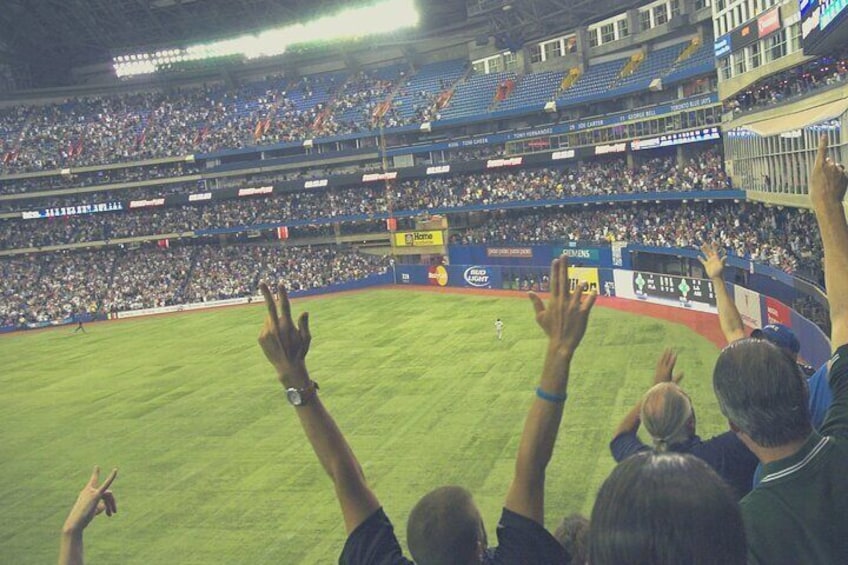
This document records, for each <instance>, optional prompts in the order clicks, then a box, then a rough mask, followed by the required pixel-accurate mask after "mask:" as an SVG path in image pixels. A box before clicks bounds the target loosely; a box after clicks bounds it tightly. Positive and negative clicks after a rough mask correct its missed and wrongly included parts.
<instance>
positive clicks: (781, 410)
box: [713, 135, 848, 564]
mask: <svg viewBox="0 0 848 565" xmlns="http://www.w3.org/2000/svg"><path fill="white" fill-rule="evenodd" d="M810 180H811V182H810V199H811V200H812V203H813V209H814V210H815V213H816V218H817V220H818V223H819V228H820V230H821V236H822V242H823V245H824V269H825V283H826V287H827V294H828V301H829V302H830V318H831V328H832V329H831V346H832V350H833V357H832V358H831V361H830V368H829V369H830V370H829V385H830V389H831V393H832V396H833V402H832V404H831V405H830V408H829V409H828V411H827V415H826V416H825V419H824V423H823V424H822V425H821V427H820V428H819V430H818V431H816V430H815V429H814V428H813V426H812V424H811V423H810V411H809V405H808V396H809V389H808V387H807V382H806V379H805V377H804V375H803V373H802V371H801V370H800V369H799V367H798V365H797V364H796V363H795V360H794V359H793V358H792V357H791V356H790V355H787V354H786V352H784V351H783V350H781V349H780V348H779V347H777V346H776V345H774V344H772V343H770V342H768V341H766V340H758V339H742V340H739V341H735V342H733V343H731V344H730V345H728V346H727V347H725V348H724V350H723V351H722V352H721V354H720V355H719V358H718V361H717V362H716V366H715V369H714V371H713V388H714V390H715V393H716V396H717V397H718V402H719V407H720V408H721V411H722V413H723V414H724V415H725V417H726V418H727V419H728V421H729V423H730V427H731V429H732V430H733V431H734V432H735V433H736V435H737V436H738V437H739V439H740V440H741V441H742V442H744V443H745V445H747V446H748V447H749V448H750V449H751V451H753V452H754V453H755V454H756V455H757V457H758V458H759V460H760V462H761V463H762V465H763V477H762V479H761V481H760V483H759V484H758V485H757V486H756V487H755V488H754V489H753V490H752V491H751V493H750V494H748V495H747V496H746V497H745V498H743V499H742V501H741V503H740V506H741V509H742V517H743V520H744V522H745V530H746V535H747V538H748V544H749V546H748V562H749V563H752V564H760V563H762V564H766V563H768V564H773V563H848V513H846V512H845V509H846V508H848V483H846V481H845V470H846V469H848V222H846V218H845V209H844V205H843V200H844V198H845V191H846V188H848V177H846V175H845V169H844V167H842V166H841V165H836V164H834V163H833V162H832V161H831V160H830V159H828V158H827V137H826V136H825V135H822V137H821V140H820V143H819V150H818V155H817V157H816V163H815V166H814V168H813V172H812V175H811V177H810Z"/></svg>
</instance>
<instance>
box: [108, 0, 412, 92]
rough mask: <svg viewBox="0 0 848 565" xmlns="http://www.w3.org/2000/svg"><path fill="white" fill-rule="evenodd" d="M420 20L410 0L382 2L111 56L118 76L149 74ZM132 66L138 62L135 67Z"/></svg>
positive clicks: (368, 33) (252, 56) (391, 28)
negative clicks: (209, 39) (216, 37)
mask: <svg viewBox="0 0 848 565" xmlns="http://www.w3.org/2000/svg"><path fill="white" fill-rule="evenodd" d="M419 19H420V16H419V14H418V10H417V8H416V6H415V0H383V1H382V2H377V3H376V4H373V5H371V6H365V7H359V8H346V9H344V10H342V11H340V12H338V13H336V14H334V15H332V16H325V17H323V18H319V19H317V20H314V21H311V22H307V23H305V24H294V25H290V26H286V27H279V28H274V29H269V30H266V31H263V32H260V33H257V34H249V35H242V36H239V37H235V38H232V39H224V40H222V41H214V42H212V43H206V44H200V45H192V46H190V47H186V48H183V49H166V50H159V51H155V52H153V53H134V54H132V55H119V56H117V57H113V58H112V66H113V68H114V69H115V74H117V75H118V77H126V76H134V75H142V74H150V73H154V72H156V70H157V69H158V68H159V67H160V66H164V65H167V64H169V63H173V62H182V61H201V60H205V59H215V58H219V57H232V56H242V57H244V58H245V59H248V60H249V59H257V58H260V57H274V56H276V55H282V54H283V53H285V52H286V49H287V48H288V47H290V46H292V45H298V44H308V43H325V42H330V41H346V40H352V39H359V38H363V37H368V36H372V35H380V34H384V33H390V32H393V31H397V30H400V29H406V28H410V27H415V26H417V25H418V22H419ZM134 63H140V64H138V65H136V64H134Z"/></svg>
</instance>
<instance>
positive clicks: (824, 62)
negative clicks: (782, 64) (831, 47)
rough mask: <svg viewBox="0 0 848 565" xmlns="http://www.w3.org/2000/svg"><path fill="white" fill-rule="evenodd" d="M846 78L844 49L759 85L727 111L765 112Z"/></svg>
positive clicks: (727, 105) (736, 99)
mask: <svg viewBox="0 0 848 565" xmlns="http://www.w3.org/2000/svg"><path fill="white" fill-rule="evenodd" d="M846 78H848V49H845V48H843V49H841V50H840V51H838V52H837V53H834V54H833V55H827V56H824V57H819V58H817V59H813V60H812V61H807V62H805V63H802V64H800V65H798V66H795V67H792V68H790V69H787V70H785V71H782V72H779V73H775V74H773V75H770V76H768V77H766V78H764V79H762V80H760V81H757V82H755V83H754V84H752V85H751V86H749V87H748V88H746V89H745V90H743V91H742V92H741V93H739V94H737V95H736V96H735V97H734V98H731V99H730V100H728V101H727V102H725V108H726V109H727V110H730V111H734V112H747V111H750V110H755V109H759V108H764V107H767V106H772V105H774V104H780V103H781V102H785V101H788V100H792V99H794V98H800V97H802V96H806V95H807V94H809V93H811V92H814V91H816V90H821V89H823V88H826V87H829V86H831V85H835V84H841V83H842V82H843V81H844V80H845V79H846Z"/></svg>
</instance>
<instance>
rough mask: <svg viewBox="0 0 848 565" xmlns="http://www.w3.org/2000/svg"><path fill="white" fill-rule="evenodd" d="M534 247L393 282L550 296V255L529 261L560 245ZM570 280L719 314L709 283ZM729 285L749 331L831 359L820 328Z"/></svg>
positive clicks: (584, 274)
mask: <svg viewBox="0 0 848 565" xmlns="http://www.w3.org/2000/svg"><path fill="white" fill-rule="evenodd" d="M475 247H476V246H475ZM532 247H533V248H534V249H533V253H532V254H531V253H529V252H525V253H526V257H524V258H521V259H518V258H516V257H512V258H509V257H506V258H507V259H511V261H510V263H511V264H508V265H486V264H479V263H478V264H474V265H456V264H451V265H439V266H426V265H398V266H397V267H395V273H394V274H395V284H398V285H400V286H407V285H409V286H412V285H427V286H434V287H464V288H476V289H481V290H485V289H491V290H504V289H506V290H519V291H529V290H535V291H539V292H546V291H547V290H548V282H549V281H548V278H547V277H548V273H549V269H550V260H551V259H550V257H551V255H547V258H546V261H547V262H546V264H545V265H544V266H543V265H541V264H537V265H533V264H531V263H532V262H534V261H535V260H536V258H537V257H538V258H539V259H541V257H542V256H544V254H545V253H548V252H550V253H553V250H554V249H556V246H532ZM514 249H518V248H517V247H516V248H514ZM560 249H561V248H560ZM573 249H575V248H572V250H573ZM452 251H453V248H452ZM484 252H485V251H484ZM469 253H470V254H469V255H467V256H468V257H482V256H481V255H479V253H480V251H479V250H469ZM475 253H476V254H477V255H474V254H475ZM498 253H500V251H499V252H498ZM572 253H573V251H572ZM537 254H538V255H537ZM589 255H590V256H587V257H586V258H585V260H586V261H589V260H591V261H594V260H595V256H594V255H591V254H589ZM517 260H521V261H524V264H523V265H517V264H516V261H517ZM584 262H585V261H584ZM599 262H600V261H599ZM784 275H785V273H784ZM569 279H570V280H571V286H572V288H574V287H575V285H576V284H577V282H578V281H580V282H584V283H588V285H589V287H590V288H592V289H595V290H597V292H598V293H600V294H603V295H605V296H616V297H619V298H625V299H629V300H638V301H644V302H647V303H651V304H660V305H663V306H672V307H677V308H682V309H687V310H692V311H698V312H708V313H712V314H716V315H717V314H718V310H717V308H716V301H715V289H714V288H713V284H712V282H711V281H709V280H704V279H698V278H694V277H687V276H677V275H667V274H658V273H650V272H646V271H635V270H631V269H625V268H612V267H591V266H575V267H570V268H569ZM725 284H726V285H727V288H728V291H729V293H730V296H731V297H733V299H734V301H735V303H736V306H737V308H738V309H739V312H740V313H741V315H742V318H743V320H744V322H745V325H746V326H748V328H750V329H753V328H758V327H762V326H764V325H766V324H769V323H781V324H784V325H786V326H789V327H791V328H792V329H793V331H794V332H795V333H796V334H797V335H798V338H799V340H800V341H801V344H802V345H801V356H802V357H803V358H804V359H805V360H806V361H807V362H809V363H810V364H812V365H820V364H822V363H824V362H826V361H827V359H828V358H829V357H830V342H829V341H828V338H827V336H826V335H825V334H824V333H823V332H822V331H821V329H819V327H818V326H817V325H816V324H814V323H813V322H810V321H809V320H807V319H806V318H804V317H803V316H801V315H800V314H799V313H798V312H796V311H795V310H793V309H792V308H790V307H789V306H787V305H786V304H784V303H783V302H781V301H780V300H777V299H776V298H774V297H772V296H768V295H765V294H762V293H760V292H757V291H755V290H751V289H748V288H745V287H742V286H739V285H735V284H732V283H725Z"/></svg>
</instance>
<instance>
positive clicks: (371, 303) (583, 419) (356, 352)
mask: <svg viewBox="0 0 848 565" xmlns="http://www.w3.org/2000/svg"><path fill="white" fill-rule="evenodd" d="M262 308H263V307H262V306H261V305H253V306H250V307H244V308H235V309H225V310H218V311H205V312H199V313H193V314H191V315H182V316H173V317H159V318H148V319H139V320H130V321H126V322H120V323H117V324H96V325H91V326H89V327H88V330H89V333H88V334H87V335H81V334H76V335H74V334H72V333H70V331H69V330H66V329H59V330H54V331H48V332H42V333H32V334H21V335H15V336H9V337H4V338H3V339H0V359H2V360H3V361H2V365H3V369H2V371H0V386H2V387H3V390H4V394H3V396H2V397H0V446H2V447H0V449H1V450H2V457H0V485H2V486H0V496H2V499H3V500H4V503H5V509H6V511H5V512H4V513H3V514H2V516H0V561H2V562H4V563H16V564H17V563H21V564H27V563H44V562H49V561H52V560H53V559H55V553H56V538H57V532H58V529H59V527H60V526H61V523H62V520H63V519H64V514H65V512H66V511H67V509H68V507H69V506H70V504H71V503H72V501H73V498H74V497H75V496H76V490H77V489H78V488H80V487H81V485H82V483H83V482H84V481H85V479H86V478H87V473H88V469H89V466H90V465H91V464H93V463H99V464H101V465H102V466H104V467H109V466H112V465H118V466H120V468H121V472H120V474H119V478H118V481H117V483H116V485H115V490H116V493H117V496H118V501H119V507H120V511H119V514H118V516H117V517H115V518H114V519H113V520H110V521H107V520H104V519H100V518H99V519H98V520H97V521H96V522H95V523H94V524H93V525H92V526H91V531H90V532H88V533H87V536H86V541H87V548H86V550H87V556H88V558H89V559H90V562H91V563H116V562H120V563H145V564H147V563H226V564H230V563H248V562H250V563H270V562H275V563H287V564H288V563H291V564H298V563H304V564H307V563H331V562H334V561H335V560H336V558H337V555H338V553H339V551H340V550H341V547H342V544H343V542H344V529H343V527H342V521H341V515H340V512H339V510H338V506H337V503H336V501H335V498H334V496H333V492H332V488H331V485H330V482H329V480H328V479H327V478H326V477H325V476H324V474H323V472H322V470H321V469H320V465H319V464H318V463H317V461H316V460H315V457H314V455H313V454H312V452H311V450H310V448H309V447H308V444H307V443H306V441H305V438H304V437H303V433H302V431H301V430H300V427H299V425H298V424H297V420H296V416H295V414H294V412H293V410H292V409H291V408H290V407H289V406H288V405H287V403H286V402H285V400H284V398H283V393H282V390H281V389H280V387H279V385H278V384H277V383H276V382H275V380H274V376H273V373H272V371H270V370H269V366H268V365H267V362H266V361H265V359H264V358H263V356H262V354H261V352H260V351H259V348H258V346H257V345H256V341H255V340H256V336H257V334H258V330H259V325H260V322H261V318H262V315H263V310H262ZM303 308H305V309H308V310H309V311H310V313H311V322H312V330H313V333H314V341H313V348H312V351H311V352H310V355H309V361H310V366H311V367H312V372H313V377H314V378H315V379H316V380H317V381H319V382H320V383H321V386H322V397H323V398H324V401H325V402H326V403H327V405H328V406H329V408H330V410H331V411H332V413H333V415H334V416H335V417H336V419H337V421H338V423H339V425H340V426H341V428H342V429H343V430H344V431H345V433H346V434H347V437H348V439H349V440H350V442H351V444H352V445H353V447H354V450H355V451H356V452H357V455H358V456H359V458H360V461H361V463H362V465H363V468H364V469H365V472H366V474H367V476H368V478H369V481H370V482H371V484H372V485H373V487H374V488H375V490H376V492H377V494H378V496H379V497H380V499H381V501H382V502H383V504H384V505H385V506H386V509H387V511H388V512H389V515H390V516H391V518H392V520H393V521H394V523H395V525H396V526H397V530H398V533H399V534H400V536H401V538H403V537H404V536H403V532H404V525H405V522H406V518H407V515H408V513H409V510H410V509H411V507H412V505H414V503H415V502H416V501H417V500H418V498H419V497H420V496H421V495H422V494H424V493H425V492H426V491H427V490H429V489H431V488H433V487H435V486H438V485H442V484H447V483H456V484H461V485H464V486H466V487H468V488H469V489H471V491H472V492H473V493H474V494H475V498H476V500H477V502H478V504H479V505H480V507H481V509H482V511H483V515H484V517H485V518H486V521H487V526H488V528H489V535H490V536H491V538H492V539H494V527H495V525H496V519H497V516H498V515H499V512H500V507H501V505H502V503H503V498H504V495H505V494H506V489H507V486H508V484H509V480H510V478H511V476H512V472H513V466H514V460H515V453H516V449H517V446H518V440H519V437H520V433H521V429H522V426H523V421H524V417H525V415H526V411H527V408H528V406H529V403H530V402H531V399H532V391H533V387H534V386H535V383H536V381H537V379H538V375H539V371H540V370H541V355H542V353H543V351H544V344H545V341H544V338H543V336H542V334H541V332H540V330H539V329H538V328H537V327H536V326H535V323H534V321H533V319H532V313H531V307H530V305H529V304H527V302H526V300H519V299H515V298H500V297H497V298H495V297H490V296H489V297H487V296H466V295H462V296H459V295H438V294H430V293H415V292H409V291H395V290H379V291H374V292H366V293H361V294H353V295H344V296H329V297H323V298H320V299H313V300H309V301H302V302H296V303H295V310H296V311H300V310H301V309H303ZM496 317H501V318H502V319H503V320H504V322H505V324H506V326H505V333H504V341H502V342H498V341H497V340H496V338H495V331H494V325H493V324H494V320H495V318H496ZM667 345H674V346H676V347H677V348H678V349H679V350H680V352H681V354H680V361H679V364H680V368H681V369H682V370H685V371H686V373H687V377H686V380H685V381H684V384H685V385H686V387H687V390H689V392H690V393H691V394H692V396H693V398H694V399H695V404H696V406H697V409H698V425H699V430H700V431H701V432H702V434H704V435H707V434H708V433H711V432H716V431H720V430H721V429H723V426H724V422H723V421H722V419H721V417H720V415H719V413H718V410H717V408H716V404H715V400H714V399H713V396H712V391H711V386H710V379H709V371H710V369H711V367H712V363H713V361H714V358H715V355H716V350H715V347H714V346H713V345H712V344H710V343H709V342H708V341H707V340H705V339H703V338H701V337H700V336H697V335H696V334H694V333H693V332H692V331H690V330H689V329H687V328H684V327H682V326H678V325H674V324H668V323H665V322H662V321H659V320H653V319H649V318H643V317H637V316H633V315H630V314H625V313H621V312H616V311H613V310H606V309H600V308H599V309H596V311H595V312H594V313H593V318H592V320H591V322H590V328H589V331H588V333H587V336H586V338H585V340H584V343H583V345H582V346H581V349H580V351H579V352H578V354H577V357H576V359H575V362H574V364H573V367H572V377H571V382H570V385H569V400H568V405H567V406H566V412H565V417H564V421H563V427H562V432H561V434H560V438H559V442H558V447H557V451H556V452H555V454H554V458H553V461H552V462H551V466H550V468H549V472H548V477H549V488H548V493H549V494H548V497H547V509H546V518H547V523H548V526H549V527H551V528H553V527H555V525H556V523H557V522H558V520H559V519H560V518H561V517H562V516H563V515H564V514H567V513H569V512H572V511H583V512H587V513H588V511H589V510H590V509H591V503H592V500H593V498H594V494H595V492H596V491H597V488H598V487H599V485H600V483H601V481H602V480H603V479H604V478H605V477H606V475H607V474H608V472H609V470H610V469H611V468H612V465H613V463H612V460H611V458H610V456H609V452H608V449H607V443H608V441H609V439H610V438H609V435H610V433H611V430H612V429H613V427H614V426H615V424H616V423H617V421H618V420H619V419H620V418H621V417H622V416H623V414H624V413H625V412H626V411H627V410H629V408H630V407H631V406H632V404H633V403H634V402H635V401H636V400H637V399H638V398H639V397H640V396H641V394H642V393H643V392H644V390H645V389H646V388H647V386H648V385H649V383H650V382H651V376H652V374H653V367H654V364H655V361H656V358H657V356H658V355H659V353H660V352H661V350H662V348H663V347H664V346H667ZM107 522H108V523H107Z"/></svg>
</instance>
